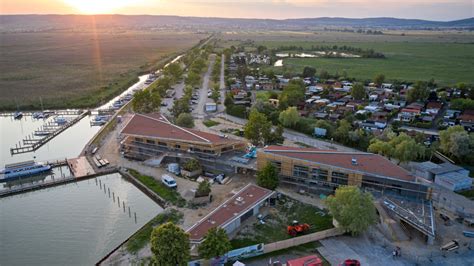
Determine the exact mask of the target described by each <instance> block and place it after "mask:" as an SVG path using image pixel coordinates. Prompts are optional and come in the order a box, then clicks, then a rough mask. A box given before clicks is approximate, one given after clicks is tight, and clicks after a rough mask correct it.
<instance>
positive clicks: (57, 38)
mask: <svg viewBox="0 0 474 266" xmlns="http://www.w3.org/2000/svg"><path fill="white" fill-rule="evenodd" d="M206 37H207V35H204V34H195V33H191V32H169V31H135V30H133V31H132V30H123V31H118V30H111V31H99V32H94V31H78V32H73V31H66V32H61V31H43V32H16V33H2V36H1V42H0V50H1V51H2V56H1V57H0V94H1V95H2V96H1V97H0V110H11V109H16V106H17V105H18V106H19V107H20V108H21V109H39V108H40V97H41V98H42V100H43V104H44V107H45V108H66V107H67V108H73V107H94V106H97V105H99V104H101V103H104V102H106V101H107V100H108V99H110V98H112V97H113V96H114V95H116V94H118V93H119V92H121V91H123V90H124V89H126V88H127V87H129V86H130V85H131V84H133V83H135V82H136V81H137V80H138V78H137V76H138V75H139V74H141V73H146V72H149V71H150V70H151V69H154V68H156V67H157V66H159V65H160V64H162V63H163V62H164V61H166V60H167V59H169V58H170V57H171V56H174V55H176V54H178V53H180V52H183V51H185V50H187V49H188V48H190V47H192V46H193V45H196V44H197V43H198V42H199V40H201V39H204V38H206Z"/></svg>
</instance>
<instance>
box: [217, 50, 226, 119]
mask: <svg viewBox="0 0 474 266" xmlns="http://www.w3.org/2000/svg"><path fill="white" fill-rule="evenodd" d="M224 67H225V55H224V54H222V57H221V78H220V85H219V89H220V93H221V99H220V102H221V104H219V105H218V106H217V112H219V113H220V112H224V111H225V106H224V101H225V92H226V88H225V75H224V74H225V72H224V71H225V69H224Z"/></svg>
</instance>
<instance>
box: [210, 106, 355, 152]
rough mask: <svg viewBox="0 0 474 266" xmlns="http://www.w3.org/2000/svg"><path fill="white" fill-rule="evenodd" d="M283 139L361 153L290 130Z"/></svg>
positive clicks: (231, 118) (235, 119) (226, 117)
mask: <svg viewBox="0 0 474 266" xmlns="http://www.w3.org/2000/svg"><path fill="white" fill-rule="evenodd" d="M218 116H219V117H220V118H222V119H224V120H228V121H231V122H233V123H236V124H239V125H245V124H246V123H247V119H242V118H238V117H235V116H231V115H228V114H219V115H218ZM283 137H285V139H287V140H290V141H293V142H301V143H304V144H306V145H309V146H312V147H315V148H318V149H324V150H337V151H354V152H360V151H359V150H356V149H352V148H349V147H345V146H342V145H339V144H335V143H331V142H328V141H324V140H320V139H315V138H312V137H309V136H307V135H305V134H303V133H299V132H296V131H294V130H290V129H285V131H284V132H283Z"/></svg>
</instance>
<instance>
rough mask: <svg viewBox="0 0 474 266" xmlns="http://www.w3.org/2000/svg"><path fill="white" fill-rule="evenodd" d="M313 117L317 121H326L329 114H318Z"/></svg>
mask: <svg viewBox="0 0 474 266" xmlns="http://www.w3.org/2000/svg"><path fill="white" fill-rule="evenodd" d="M313 116H314V118H316V119H326V118H327V117H328V114H327V113H325V112H316V113H314V114H313Z"/></svg>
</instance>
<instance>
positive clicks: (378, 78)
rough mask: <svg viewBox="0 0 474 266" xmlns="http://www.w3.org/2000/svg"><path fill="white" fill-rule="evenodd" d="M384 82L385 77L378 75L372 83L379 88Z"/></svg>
mask: <svg viewBox="0 0 474 266" xmlns="http://www.w3.org/2000/svg"><path fill="white" fill-rule="evenodd" d="M384 81H385V75H384V74H378V75H376V76H375V77H374V83H375V84H376V85H377V86H378V87H380V86H382V83H383V82H384Z"/></svg>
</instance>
